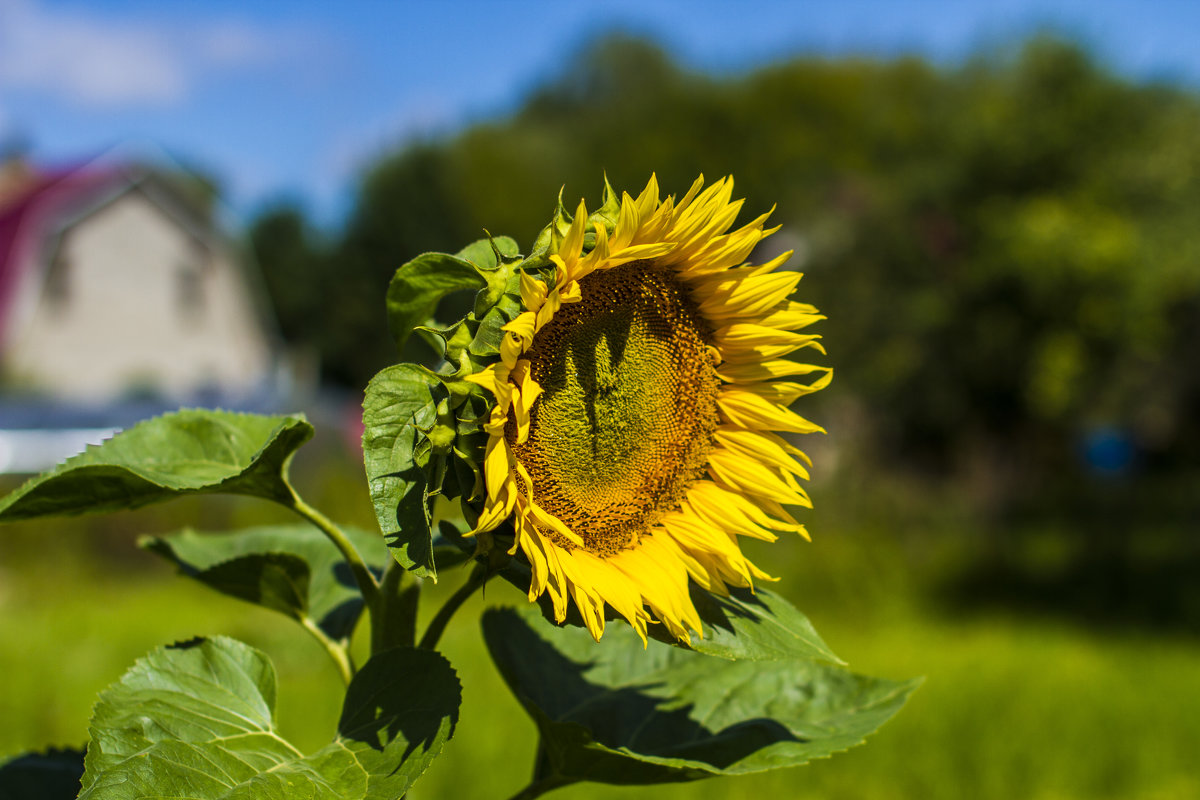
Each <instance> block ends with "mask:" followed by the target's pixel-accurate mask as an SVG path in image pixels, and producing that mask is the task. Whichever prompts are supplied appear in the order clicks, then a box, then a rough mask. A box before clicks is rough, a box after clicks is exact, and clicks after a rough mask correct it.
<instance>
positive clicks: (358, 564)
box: [288, 490, 380, 631]
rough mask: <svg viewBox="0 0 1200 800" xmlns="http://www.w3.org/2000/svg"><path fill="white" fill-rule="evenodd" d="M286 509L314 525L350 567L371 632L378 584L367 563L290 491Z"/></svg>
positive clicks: (337, 531)
mask: <svg viewBox="0 0 1200 800" xmlns="http://www.w3.org/2000/svg"><path fill="white" fill-rule="evenodd" d="M288 508H290V509H292V511H295V512H296V513H297V514H299V515H300V516H302V517H304V518H305V519H306V520H308V521H309V522H311V523H312V524H313V525H316V526H317V527H318V528H320V529H321V532H322V533H324V534H325V535H326V536H327V537H329V540H330V541H331V542H333V544H334V546H336V547H337V549H338V551H339V552H341V554H342V558H344V559H345V560H346V564H347V565H348V566H349V567H350V572H351V574H353V575H354V581H355V583H357V584H358V590H359V591H360V592H361V593H362V596H363V603H364V604H365V605H366V607H367V614H368V615H369V616H370V617H371V624H372V631H373V630H374V627H373V626H374V624H375V619H376V617H378V616H379V598H380V595H379V583H378V582H377V581H376V580H375V576H374V575H372V574H371V569H370V567H368V566H367V562H365V561H363V557H362V555H360V554H359V552H358V550H357V549H356V548H355V547H354V544H353V543H352V542H351V541H350V539H349V538H347V537H346V534H345V533H343V532H342V529H341V528H339V527H338V526H337V525H335V524H333V522H332V521H331V520H330V519H329V518H328V517H326V516H325V515H324V514H322V513H321V512H320V511H318V510H317V509H315V508H313V507H312V506H310V505H309V504H308V503H306V502H304V500H303V499H302V498H301V497H300V495H298V494H296V492H295V490H293V491H292V497H291V502H290V503H289V504H288Z"/></svg>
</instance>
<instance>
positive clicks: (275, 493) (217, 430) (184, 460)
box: [0, 409, 313, 522]
mask: <svg viewBox="0 0 1200 800" xmlns="http://www.w3.org/2000/svg"><path fill="white" fill-rule="evenodd" d="M312 434H313V429H312V426H311V425H309V424H308V422H307V421H306V420H305V419H304V417H302V416H286V417H266V416H259V415H255V414H236V413H232V412H229V411H208V410H202V409H191V410H185V411H179V412H176V413H174V414H167V415H165V416H161V417H157V418H155V419H151V420H147V421H145V422H140V423H138V424H137V425H134V426H133V427H132V428H130V429H129V430H127V431H124V432H123V433H118V434H117V435H116V436H114V437H113V438H112V439H109V440H108V441H106V442H104V443H103V444H99V445H92V446H89V447H88V449H87V451H86V452H83V453H80V454H79V455H77V456H74V457H72V458H69V459H67V460H66V461H65V462H64V463H63V464H61V465H59V466H58V467H56V468H55V469H54V470H52V471H50V472H46V473H43V474H41V475H39V476H37V477H35V478H32V479H30V480H28V481H26V482H25V483H24V484H23V485H22V486H21V487H20V488H18V489H16V490H15V491H13V492H12V493H11V494H9V495H8V496H7V497H5V498H4V499H3V500H0V522H9V521H14V520H20V519H31V518H33V517H44V516H51V515H57V514H84V513H88V512H93V511H116V510H121V509H130V508H139V507H141V506H144V505H149V504H150V503H158V502H161V501H163V500H169V499H171V498H173V497H179V496H181V495H185V494H211V493H217V492H223V493H227V494H244V495H252V496H255V497H263V498H267V499H271V500H277V501H280V502H289V501H290V499H291V497H292V491H291V488H290V487H289V486H288V483H287V467H288V463H289V462H290V461H291V458H292V455H293V454H294V453H295V452H296V450H297V449H298V448H299V447H300V446H301V445H302V444H304V443H305V442H307V441H308V440H309V439H310V438H311V437H312Z"/></svg>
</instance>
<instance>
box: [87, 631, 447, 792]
mask: <svg viewBox="0 0 1200 800" xmlns="http://www.w3.org/2000/svg"><path fill="white" fill-rule="evenodd" d="M398 676H404V680H397V677H398ZM459 702H460V689H459V684H458V679H457V677H456V676H455V674H454V671H453V670H452V669H451V668H450V665H449V664H448V663H447V662H446V661H445V659H443V658H442V657H441V656H439V655H438V654H436V653H432V652H428V651H418V650H412V649H396V650H389V651H386V652H384V653H380V654H377V655H376V656H375V658H373V659H372V661H371V662H369V663H368V664H367V666H366V667H365V668H364V669H363V670H362V671H361V672H360V673H359V674H358V675H357V676H356V677H355V679H354V682H353V683H351V685H350V688H349V691H348V693H347V695H346V702H345V705H344V707H343V711H342V718H341V721H340V722H339V724H338V732H337V735H336V737H335V738H334V740H333V742H331V743H330V744H329V745H328V746H326V747H324V748H322V749H321V750H319V751H317V752H316V753H314V754H312V755H310V756H304V755H302V754H301V753H300V752H299V751H298V750H296V748H295V747H293V746H292V745H291V744H289V743H288V742H287V741H285V740H284V739H282V738H281V737H280V736H279V735H278V733H277V732H276V730H275V718H274V709H275V670H274V668H273V667H272V666H271V664H270V661H269V660H268V659H267V657H266V656H265V655H263V654H262V653H260V652H258V651H257V650H255V649H253V648H251V647H249V646H248V645H245V644H242V643H240V642H237V641H234V640H232V639H226V638H223V637H218V638H215V639H196V640H192V641H190V642H181V643H179V644H175V645H171V646H169V647H165V648H160V649H158V650H156V651H154V652H153V653H151V654H150V655H148V656H146V657H145V658H143V659H141V660H140V661H138V663H137V664H135V665H134V666H133V667H132V668H131V669H130V670H129V671H128V672H127V673H125V675H124V676H123V677H122V678H121V680H120V681H118V682H117V683H116V684H114V685H113V686H111V687H109V689H107V690H105V691H104V692H103V693H101V695H100V700H99V702H98V703H97V705H96V709H95V712H94V714H93V716H92V723H91V727H90V734H91V745H90V746H89V747H88V753H87V758H86V760H85V765H86V770H85V772H84V775H83V791H82V792H81V794H80V798H93V797H94V798H101V797H103V798H114V800H116V799H119V798H131V799H132V798H141V797H146V796H150V795H153V796H156V797H189V798H197V799H199V798H214V799H215V798H264V797H265V798H280V800H284V799H285V798H327V799H328V800H344V799H345V798H361V799H362V800H384V798H395V797H400V796H401V795H403V794H404V793H405V792H406V791H407V790H408V788H409V786H411V785H412V783H413V781H415V780H416V779H417V778H418V777H419V776H420V774H421V773H422V772H423V771H424V770H425V768H426V767H427V766H428V765H429V762H430V761H431V760H432V759H433V758H434V757H436V756H437V754H438V753H439V752H440V750H441V748H442V745H443V744H444V743H445V741H446V740H447V739H448V738H449V737H450V734H451V733H452V732H453V728H454V725H455V722H456V721H457V718H458V706H459Z"/></svg>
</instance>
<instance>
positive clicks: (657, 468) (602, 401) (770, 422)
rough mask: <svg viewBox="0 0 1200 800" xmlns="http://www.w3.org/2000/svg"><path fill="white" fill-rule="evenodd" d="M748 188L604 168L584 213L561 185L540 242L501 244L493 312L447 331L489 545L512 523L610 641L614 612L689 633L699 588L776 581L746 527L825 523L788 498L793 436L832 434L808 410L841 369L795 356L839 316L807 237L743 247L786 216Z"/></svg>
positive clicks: (757, 530)
mask: <svg viewBox="0 0 1200 800" xmlns="http://www.w3.org/2000/svg"><path fill="white" fill-rule="evenodd" d="M732 191H733V182H732V180H730V179H723V180H720V181H718V182H716V183H715V184H713V185H712V186H709V187H708V188H707V189H703V179H702V178H701V179H699V180H697V181H696V182H695V183H694V184H693V185H692V187H691V188H690V189H689V190H688V192H687V193H686V194H685V195H684V196H683V197H682V198H681V199H679V200H676V199H675V198H674V197H667V198H665V199H663V198H660V196H659V189H658V184H657V182H656V180H655V179H654V178H653V177H652V178H651V179H650V182H649V184H648V185H647V186H646V188H645V189H644V190H643V191H642V192H641V193H640V194H639V195H638V196H637V197H636V198H635V197H632V196H630V195H629V194H621V195H618V194H617V193H616V192H614V191H613V190H612V188H611V187H610V186H608V185H607V182H606V186H605V197H604V203H603V205H602V206H601V207H600V209H598V210H597V211H596V212H594V213H591V214H589V213H588V210H587V208H586V206H585V204H584V203H582V202H581V203H580V204H579V206H578V208H577V210H576V212H575V213H574V214H573V215H571V214H568V213H567V212H566V209H565V208H564V207H563V206H562V203H561V197H560V203H559V209H558V211H557V212H556V214H555V217H554V219H553V220H552V221H551V223H550V224H549V225H548V226H547V227H546V229H544V230H543V231H542V233H541V235H540V236H539V237H538V239H537V241H536V243H535V245H534V248H533V251H532V254H531V255H530V256H529V257H528V258H524V259H522V258H521V257H520V256H518V255H516V254H515V252H507V251H506V248H504V247H501V246H499V245H498V244H497V243H496V242H494V241H493V242H492V243H491V247H492V250H493V252H492V253H491V258H490V261H489V264H488V265H487V268H486V270H484V271H481V272H480V274H481V275H483V276H484V282H485V284H486V285H484V286H483V287H482V288H481V289H480V291H479V294H478V295H477V299H476V304H475V308H474V310H473V311H472V313H471V314H470V315H469V316H468V318H467V319H466V320H464V321H463V322H462V323H459V325H458V326H456V327H454V328H451V329H447V330H444V331H439V332H438V334H439V335H440V336H441V337H442V339H443V341H444V342H445V356H446V360H447V361H448V362H449V363H450V364H451V365H452V367H453V368H454V369H455V370H456V371H455V372H454V373H453V374H452V375H444V376H443V383H444V384H445V385H446V386H448V387H450V389H449V393H448V396H447V397H446V398H445V400H444V402H443V405H444V406H445V408H442V407H441V406H439V420H444V421H445V424H446V425H448V426H450V427H452V428H453V429H454V430H455V432H456V436H455V437H454V439H453V442H451V441H450V440H449V439H447V440H446V441H445V442H442V443H441V444H442V448H443V451H444V452H446V451H450V450H452V451H453V453H454V455H455V456H456V457H457V460H458V461H459V462H461V463H463V464H467V465H469V466H471V467H472V469H473V472H471V473H470V477H468V478H462V477H460V478H459V480H458V486H459V489H460V492H461V494H462V496H463V497H464V499H465V500H466V501H467V505H468V511H469V512H470V516H471V517H472V518H474V519H475V520H476V521H475V528H474V531H473V533H474V534H475V535H476V536H477V537H478V544H479V550H480V551H483V552H486V551H488V550H494V549H495V548H496V547H497V546H498V545H497V544H496V542H497V541H499V540H498V539H495V538H493V536H492V535H491V533H492V532H493V531H497V529H498V528H501V526H504V530H505V531H506V532H507V531H508V530H511V534H512V539H511V546H508V547H507V548H506V549H508V551H509V552H510V553H511V554H513V555H517V554H518V553H519V554H520V555H518V557H523V558H524V559H526V560H528V562H529V566H530V572H531V576H532V577H531V581H530V585H529V597H530V599H531V600H534V599H537V598H539V597H541V596H543V595H546V596H548V598H549V600H550V603H551V605H552V607H553V613H554V616H555V617H556V618H557V619H558V620H559V621H560V622H561V621H562V620H563V619H565V618H566V615H567V613H568V610H569V607H570V605H571V604H573V605H575V606H576V607H577V608H578V610H579V612H580V614H581V615H582V617H583V620H584V622H585V623H586V625H587V627H588V629H589V630H590V631H591V633H592V635H593V636H594V637H595V638H597V639H599V638H600V636H601V634H602V633H603V631H604V626H605V617H606V611H607V609H608V608H610V607H611V609H613V610H614V611H615V612H616V613H617V614H619V615H621V616H622V617H624V618H625V619H626V620H628V622H629V623H630V624H631V625H632V626H633V627H634V629H635V630H637V632H638V633H639V634H640V635H641V636H642V637H643V639H644V638H645V636H646V633H647V630H648V626H649V625H651V624H661V625H663V626H665V628H666V629H667V631H669V633H670V635H671V636H673V637H675V638H678V639H681V640H687V639H688V637H689V635H690V634H689V631H696V632H697V633H699V632H701V622H700V618H699V615H698V614H697V612H696V609H695V607H694V606H693V604H692V600H691V596H690V592H689V584H690V583H695V584H697V585H699V586H700V587H701V588H703V589H705V590H708V591H710V592H716V593H721V594H724V593H727V592H728V590H729V587H743V586H745V587H751V588H752V587H753V585H754V581H755V580H764V579H767V580H769V579H770V576H768V575H767V574H766V573H764V572H763V571H761V570H759V569H758V568H757V567H756V566H754V564H752V563H751V562H750V561H749V560H748V559H747V558H746V557H745V556H744V555H743V553H742V551H741V548H740V546H739V538H740V537H751V538H757V539H764V540H768V541H773V540H775V539H776V538H777V535H778V534H779V533H785V532H793V533H799V534H801V535H806V534H805V531H804V528H803V526H801V525H799V524H797V523H796V522H795V521H794V520H793V519H792V517H791V516H790V514H789V512H788V510H787V508H788V507H793V506H808V505H809V499H808V495H807V494H806V493H805V491H804V489H803V488H802V487H801V486H800V484H799V480H801V479H806V478H807V477H808V474H807V472H806V470H805V464H807V463H808V460H807V458H806V457H805V456H804V454H803V453H802V452H801V451H800V450H798V449H797V448H796V447H795V446H794V445H793V444H792V442H791V441H789V439H788V438H785V436H784V435H790V434H803V433H811V432H814V431H820V430H821V429H820V428H819V427H818V426H816V425H814V424H812V423H811V422H808V421H807V420H805V419H803V418H802V417H800V416H798V415H796V414H795V413H793V412H792V411H791V410H790V409H789V406H790V405H791V403H792V402H793V401H795V400H796V399H797V398H799V397H800V396H801V395H805V394H808V393H810V392H814V391H816V390H818V389H820V388H822V387H824V386H825V385H826V384H828V382H829V380H830V378H831V372H830V370H829V369H828V368H826V367H820V366H814V365H811V364H805V363H801V362H799V361H796V360H793V359H791V358H790V357H789V356H791V355H792V354H793V353H795V352H796V351H801V350H804V349H813V350H816V351H818V352H821V353H823V352H824V351H823V350H822V348H821V346H820V344H819V342H818V338H819V337H817V336H815V335H812V334H808V333H803V332H801V331H802V330H803V329H805V328H806V327H807V326H809V325H810V324H812V323H813V322H816V321H817V320H819V319H822V317H821V316H820V315H819V314H818V313H817V311H816V309H815V308H813V307H812V306H809V305H806V304H803V303H799V302H795V301H793V300H792V299H791V296H792V294H793V292H794V290H795V288H796V285H797V283H798V282H799V280H800V277H801V276H800V274H799V273H797V272H793V271H787V270H781V269H780V267H782V266H783V264H784V263H785V262H786V260H787V258H788V257H789V256H790V253H784V254H783V255H781V256H779V257H778V258H776V259H774V260H772V261H770V262H768V263H766V264H762V265H760V266H752V265H749V264H746V263H745V261H746V259H747V258H748V257H749V256H750V253H751V251H753V249H754V248H755V246H756V245H757V244H758V243H759V242H760V241H761V240H762V239H763V238H765V237H766V236H768V235H770V234H771V233H773V232H774V230H773V229H766V228H764V225H765V223H766V219H767V216H768V215H767V214H764V215H762V216H760V217H757V218H755V219H753V220H751V221H750V222H748V223H746V224H744V225H742V226H740V227H737V228H736V229H732V230H731V228H733V223H734V221H735V219H736V217H737V216H738V213H739V212H740V210H741V206H742V201H740V200H738V201H734V200H732ZM455 409H457V411H455ZM464 411H467V412H469V413H464ZM443 412H445V413H443ZM781 434H782V435H781ZM505 542H506V544H507V538H505Z"/></svg>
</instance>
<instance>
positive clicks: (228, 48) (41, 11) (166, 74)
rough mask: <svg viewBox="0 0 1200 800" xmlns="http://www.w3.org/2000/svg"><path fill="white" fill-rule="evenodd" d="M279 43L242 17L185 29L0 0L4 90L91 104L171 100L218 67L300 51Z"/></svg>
mask: <svg viewBox="0 0 1200 800" xmlns="http://www.w3.org/2000/svg"><path fill="white" fill-rule="evenodd" d="M280 42H281V39H280V37H279V36H278V35H272V34H271V33H268V32H267V31H264V30H260V29H258V28H255V27H253V26H250V25H248V24H245V23H242V22H239V21H232V20H221V21H214V22H207V21H206V22H202V23H201V24H199V25H195V24H191V25H186V26H184V25H174V24H171V23H169V22H165V21H163V20H159V21H156V22H141V21H133V20H131V19H130V18H128V17H126V18H109V17H102V16H99V15H97V14H95V13H90V14H89V13H86V12H82V11H79V10H78V9H75V8H54V9H50V8H43V7H40V6H38V5H37V4H36V3H35V2H34V0H0V90H4V89H21V90H32V91H37V92H44V93H47V94H50V95H54V96H58V97H61V98H64V99H66V100H68V101H71V102H74V103H77V104H81V105H88V106H104V107H112V106H131V105H169V104H174V103H177V102H179V101H180V100H182V99H183V98H185V97H186V96H187V94H188V92H189V91H190V90H192V89H193V88H194V87H195V86H196V84H197V83H198V82H199V81H200V80H202V79H203V78H205V77H206V76H208V75H209V74H211V73H212V72H213V71H215V70H228V69H236V68H240V67H245V66H248V65H251V64H255V63H263V62H264V61H271V60H275V59H277V58H279V57H283V56H287V55H288V54H289V51H291V52H295V50H296V48H290V47H284V46H281V44H280Z"/></svg>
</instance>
